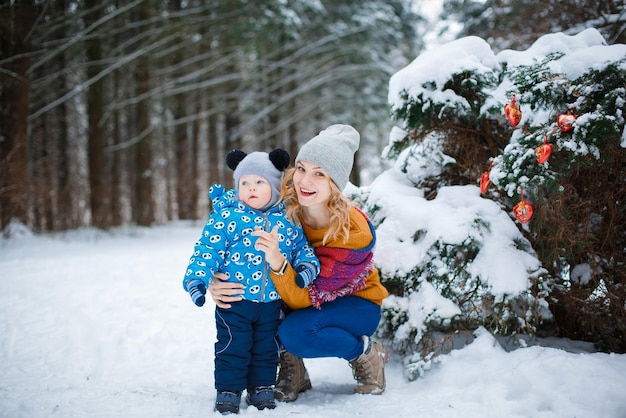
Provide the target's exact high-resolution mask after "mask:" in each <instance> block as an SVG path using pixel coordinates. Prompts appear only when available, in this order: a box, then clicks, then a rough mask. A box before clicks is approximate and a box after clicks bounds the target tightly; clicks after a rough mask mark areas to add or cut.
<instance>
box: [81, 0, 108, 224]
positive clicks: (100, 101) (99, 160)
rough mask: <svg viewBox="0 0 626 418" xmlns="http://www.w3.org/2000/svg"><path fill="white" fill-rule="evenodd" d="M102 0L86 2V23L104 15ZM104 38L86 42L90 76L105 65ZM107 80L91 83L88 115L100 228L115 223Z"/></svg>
mask: <svg viewBox="0 0 626 418" xmlns="http://www.w3.org/2000/svg"><path fill="white" fill-rule="evenodd" d="M99 3H100V2H99V1H98V0H86V1H85V4H86V7H87V9H88V10H90V13H89V14H88V17H87V18H86V19H85V20H86V26H90V25H91V24H92V23H93V22H95V21H98V20H99V19H100V18H101V17H102V13H101V10H102V9H101V8H99V7H98V4H99ZM102 42H103V40H102V39H101V38H100V37H98V36H96V37H93V38H91V39H88V40H87V41H86V44H87V79H89V80H90V79H92V78H95V77H96V76H97V75H98V74H99V73H100V71H102V69H103V67H102V65H101V64H100V62H101V61H102V58H103V53H102ZM104 100H105V98H104V82H103V80H102V79H100V80H98V81H96V82H94V83H92V84H91V86H89V90H88V91H87V116H88V119H89V132H88V141H89V146H88V160H89V186H90V187H89V188H90V191H91V199H90V203H91V223H92V225H93V226H95V227H98V228H103V229H106V228H108V227H110V226H111V217H110V212H111V208H110V205H109V203H110V200H109V192H108V190H107V173H106V170H105V166H104V148H105V145H106V139H105V127H104V123H103V119H104Z"/></svg>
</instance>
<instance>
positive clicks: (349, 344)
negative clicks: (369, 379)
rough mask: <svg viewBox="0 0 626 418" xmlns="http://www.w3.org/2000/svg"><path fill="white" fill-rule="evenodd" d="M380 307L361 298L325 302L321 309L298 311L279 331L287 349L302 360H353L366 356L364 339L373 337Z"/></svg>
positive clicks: (293, 313)
mask: <svg viewBox="0 0 626 418" xmlns="http://www.w3.org/2000/svg"><path fill="white" fill-rule="evenodd" d="M380 316H381V311H380V306H378V305H377V304H375V303H374V302H370V301H369V300H367V299H363V298H360V297H358V296H345V297H343V298H339V299H336V300H334V301H332V302H326V303H324V304H323V305H322V309H320V310H318V309H315V308H314V307H312V306H311V307H308V308H305V309H299V310H297V311H292V312H290V313H288V314H287V316H286V317H285V319H283V322H282V323H281V324H280V326H279V327H278V336H279V338H280V341H281V343H282V344H283V345H284V347H285V349H287V351H289V352H290V353H291V354H293V355H295V356H298V357H303V358H317V357H340V358H343V359H346V360H348V361H350V360H354V359H355V358H357V357H358V356H359V355H361V353H363V340H362V338H361V336H363V335H367V336H371V335H372V334H374V332H375V331H376V328H377V327H378V323H379V322H380Z"/></svg>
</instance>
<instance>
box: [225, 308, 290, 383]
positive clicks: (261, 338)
mask: <svg viewBox="0 0 626 418" xmlns="http://www.w3.org/2000/svg"><path fill="white" fill-rule="evenodd" d="M282 304H283V302H282V300H277V301H274V302H268V303H257V302H250V301H247V300H242V301H241V302H237V303H233V304H232V305H231V307H230V308H228V309H222V308H219V307H216V308H215V323H216V328H217V342H216V343H215V389H217V390H228V391H233V392H238V391H242V390H244V389H247V388H253V387H255V386H269V385H273V384H274V383H276V370H277V368H278V343H277V339H276V334H277V331H278V325H279V324H280V319H281V307H282Z"/></svg>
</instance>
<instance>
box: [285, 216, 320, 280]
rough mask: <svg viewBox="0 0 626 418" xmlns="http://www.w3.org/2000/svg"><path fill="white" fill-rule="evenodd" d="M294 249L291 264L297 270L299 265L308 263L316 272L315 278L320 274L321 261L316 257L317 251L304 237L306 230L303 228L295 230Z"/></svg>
mask: <svg viewBox="0 0 626 418" xmlns="http://www.w3.org/2000/svg"><path fill="white" fill-rule="evenodd" d="M293 240H294V249H293V251H292V254H291V259H290V260H289V262H290V263H291V265H292V266H293V268H294V269H295V268H296V267H297V266H298V265H300V264H303V263H307V264H309V265H311V266H313V268H314V270H315V272H314V273H315V276H317V275H318V274H319V273H320V261H319V259H318V258H317V256H316V255H315V250H314V248H313V246H312V245H311V244H309V241H308V240H307V238H306V235H304V230H303V229H302V228H301V227H296V228H295V233H294V238H293Z"/></svg>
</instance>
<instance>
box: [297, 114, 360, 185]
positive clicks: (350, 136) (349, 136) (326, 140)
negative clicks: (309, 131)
mask: <svg viewBox="0 0 626 418" xmlns="http://www.w3.org/2000/svg"><path fill="white" fill-rule="evenodd" d="M359 141H360V135H359V132H358V131H357V130H356V129H354V128H353V127H352V126H350V125H331V126H329V127H328V128H326V129H324V130H323V131H321V132H320V133H319V134H318V135H317V136H316V137H313V138H312V139H310V140H309V142H307V143H306V144H304V145H303V146H302V148H300V152H299V153H298V155H297V156H296V163H297V162H298V161H308V162H310V163H313V164H315V165H318V166H320V167H321V168H323V169H324V170H326V172H327V173H328V175H329V176H330V178H331V179H333V181H334V182H335V184H336V185H337V187H339V190H343V189H345V187H346V185H347V184H348V177H349V176H350V171H352V165H353V164H354V153H355V152H356V150H358V149H359Z"/></svg>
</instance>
